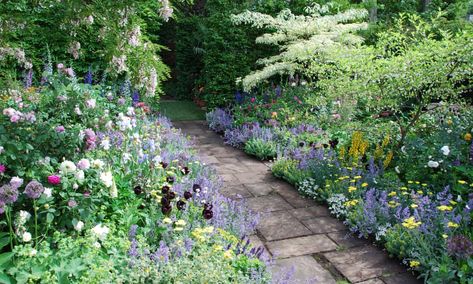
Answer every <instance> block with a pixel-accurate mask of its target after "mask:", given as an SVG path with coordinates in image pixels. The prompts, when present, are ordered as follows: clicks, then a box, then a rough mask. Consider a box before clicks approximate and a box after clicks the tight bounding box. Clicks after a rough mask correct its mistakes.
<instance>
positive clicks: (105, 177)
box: [100, 171, 113, 187]
mask: <svg viewBox="0 0 473 284" xmlns="http://www.w3.org/2000/svg"><path fill="white" fill-rule="evenodd" d="M100 180H101V181H102V183H103V184H104V185H105V186H106V187H111V186H112V185H113V175H112V172H110V171H108V172H104V173H101V174H100Z"/></svg>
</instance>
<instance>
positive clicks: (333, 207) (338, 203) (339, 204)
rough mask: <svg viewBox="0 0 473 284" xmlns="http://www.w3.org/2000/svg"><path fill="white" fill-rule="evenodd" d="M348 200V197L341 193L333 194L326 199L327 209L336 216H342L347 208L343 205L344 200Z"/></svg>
mask: <svg viewBox="0 0 473 284" xmlns="http://www.w3.org/2000/svg"><path fill="white" fill-rule="evenodd" d="M347 201H348V198H346V197H345V195H343V194H341V193H337V194H333V195H332V196H331V197H330V198H328V199H327V203H328V205H329V206H328V209H329V210H330V213H332V214H333V215H335V217H337V218H344V217H346V216H347V215H348V209H347V207H346V206H345V202H347Z"/></svg>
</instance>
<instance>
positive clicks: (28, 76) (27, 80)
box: [24, 69, 33, 88]
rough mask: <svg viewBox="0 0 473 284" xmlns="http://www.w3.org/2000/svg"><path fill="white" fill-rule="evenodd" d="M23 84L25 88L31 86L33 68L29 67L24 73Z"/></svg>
mask: <svg viewBox="0 0 473 284" xmlns="http://www.w3.org/2000/svg"><path fill="white" fill-rule="evenodd" d="M24 86H25V88H30V87H31V86H33V69H29V70H28V73H26V75H25V82H24Z"/></svg>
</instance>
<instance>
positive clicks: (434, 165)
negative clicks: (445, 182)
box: [427, 161, 440, 168]
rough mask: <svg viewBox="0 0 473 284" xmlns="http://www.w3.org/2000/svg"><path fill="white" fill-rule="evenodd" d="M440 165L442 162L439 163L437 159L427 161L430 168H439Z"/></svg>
mask: <svg viewBox="0 0 473 284" xmlns="http://www.w3.org/2000/svg"><path fill="white" fill-rule="evenodd" d="M439 165H440V164H439V163H438V162H436V161H429V162H428V163H427V166H429V168H438V166H439Z"/></svg>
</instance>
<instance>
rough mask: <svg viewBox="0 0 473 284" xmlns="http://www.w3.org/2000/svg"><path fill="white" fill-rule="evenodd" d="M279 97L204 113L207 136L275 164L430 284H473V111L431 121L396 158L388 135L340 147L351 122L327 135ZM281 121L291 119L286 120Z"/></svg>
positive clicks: (356, 135)
mask: <svg viewBox="0 0 473 284" xmlns="http://www.w3.org/2000/svg"><path fill="white" fill-rule="evenodd" d="M279 92H280V91H279V90H276V92H275V95H274V96H275V98H274V100H273V101H272V103H266V102H264V101H258V100H257V99H255V98H254V97H253V98H247V100H246V102H243V103H242V104H240V105H238V104H237V105H236V106H235V107H233V108H232V110H223V109H216V110H215V111H213V112H210V113H208V114H207V120H208V123H209V126H210V128H211V129H213V130H214V131H216V132H219V133H221V134H223V136H224V139H225V142H226V143H227V144H229V145H232V146H235V147H238V148H241V149H243V150H244V151H245V152H247V153H248V154H251V155H255V156H257V157H258V158H261V159H269V158H270V159H273V165H272V172H273V174H274V175H275V176H277V177H280V178H282V179H285V180H287V181H289V182H290V183H292V184H294V185H297V188H298V190H299V191H300V193H301V194H303V195H306V196H309V197H312V198H314V199H316V200H318V201H320V202H323V203H326V204H328V206H329V210H330V212H331V214H332V215H334V216H336V217H337V218H339V219H342V220H344V222H345V224H346V225H348V227H349V228H350V230H351V231H352V232H353V233H354V234H355V235H356V236H359V237H361V238H369V239H372V240H373V241H375V242H378V243H380V244H383V245H384V246H385V247H386V249H387V251H388V252H389V253H391V254H392V255H395V256H397V257H399V258H400V259H402V260H403V262H404V263H405V264H406V266H407V267H408V268H409V269H412V270H415V271H418V272H420V274H421V275H422V276H423V277H425V279H426V280H427V281H429V282H432V283H447V282H449V281H454V282H455V281H460V282H461V283H470V282H469V281H471V279H473V278H472V277H473V262H472V255H473V242H472V238H473V231H472V223H471V218H472V209H473V193H472V192H473V179H472V175H471V173H472V167H473V164H472V158H473V152H472V151H473V143H472V135H471V131H472V126H473V125H472V121H473V120H472V117H471V116H472V115H473V114H472V112H471V109H461V110H460V109H455V110H454V111H452V110H451V109H449V108H446V109H445V110H443V111H442V112H439V111H438V110H437V111H435V112H429V113H427V114H425V118H424V119H425V120H423V121H424V123H425V125H421V126H420V127H419V128H418V129H417V130H416V132H415V134H412V135H409V136H408V137H407V138H406V141H405V144H404V145H403V146H402V147H401V148H400V149H396V145H397V144H396V141H395V139H396V137H395V136H394V137H393V136H392V134H391V133H395V132H388V131H389V128H385V129H384V130H385V131H381V132H376V131H374V130H373V128H365V131H362V130H355V131H353V132H352V133H353V134H352V135H351V137H348V138H344V137H343V135H340V130H344V129H347V130H348V129H349V128H348V127H347V125H349V123H351V122H347V124H346V125H345V126H344V127H341V128H338V127H337V128H332V127H330V126H327V127H325V129H322V128H321V127H319V126H317V124H315V123H310V124H306V123H302V122H301V121H297V120H294V119H291V118H290V117H297V116H298V115H304V112H302V111H301V110H303V108H304V104H302V102H299V100H298V99H296V98H295V97H292V96H280V95H279V94H278V93H279ZM287 92H288V93H290V92H294V87H292V88H291V89H288V90H287ZM291 104H297V105H299V108H297V111H294V110H295V109H296V108H285V107H284V106H286V105H291ZM250 109H251V110H257V111H256V113H254V112H253V113H252V114H250V112H248V110H250ZM291 111H292V112H291ZM268 112H269V113H271V115H270V116H269V118H266V119H264V117H265V114H267V113H268ZM284 112H286V113H288V115H284V117H281V114H282V113H284ZM266 117H268V116H266ZM288 117H289V119H287V118H288ZM337 125H338V126H339V125H340V122H338V123H337ZM367 126H368V125H367ZM391 131H393V130H392V129H391ZM370 135H371V136H370Z"/></svg>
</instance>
